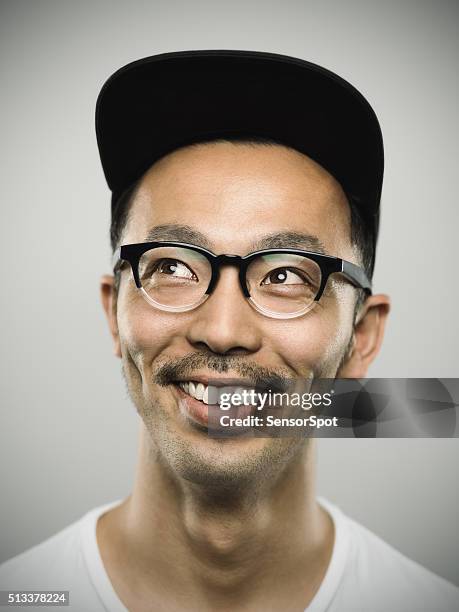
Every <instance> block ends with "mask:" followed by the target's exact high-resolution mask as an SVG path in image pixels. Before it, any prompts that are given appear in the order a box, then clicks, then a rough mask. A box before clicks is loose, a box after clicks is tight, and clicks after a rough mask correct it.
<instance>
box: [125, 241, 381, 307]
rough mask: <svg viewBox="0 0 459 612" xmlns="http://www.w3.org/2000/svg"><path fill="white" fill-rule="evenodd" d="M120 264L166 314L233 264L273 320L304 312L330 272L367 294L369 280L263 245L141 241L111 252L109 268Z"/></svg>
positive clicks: (317, 258) (339, 264)
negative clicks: (215, 249)
mask: <svg viewBox="0 0 459 612" xmlns="http://www.w3.org/2000/svg"><path fill="white" fill-rule="evenodd" d="M123 262H129V264H130V266H131V268H132V274H133V276H134V281H135V284H136V286H137V288H138V289H139V290H140V292H141V294H142V296H143V297H144V298H145V299H146V300H147V302H148V303H149V304H151V305H152V306H154V307H155V308H158V309H159V310H163V311H167V312H187V311H189V310H193V309H194V308H197V307H198V306H200V305H201V304H202V303H203V302H205V300H207V298H208V297H209V296H210V295H211V294H212V292H213V290H214V289H215V286H216V284H217V281H218V278H219V275H220V268H221V266H236V267H237V268H238V269H239V283H240V286H241V290H242V293H243V294H244V296H245V297H246V298H247V299H248V301H249V303H250V304H251V306H252V307H253V308H255V310H257V311H258V312H260V313H261V314H263V315H265V316H267V317H271V318H274V319H293V318H295V317H300V316H301V315H303V314H305V313H306V312H308V310H310V309H311V308H312V307H313V306H314V303H315V302H318V301H319V300H320V298H321V296H322V294H323V292H324V289H325V286H326V284H327V281H328V278H329V276H330V275H331V274H334V273H340V274H342V275H343V276H344V278H345V279H347V280H348V281H349V282H350V283H352V284H353V285H354V286H355V287H358V288H360V289H364V290H365V291H366V292H367V293H369V294H371V283H370V281H369V280H368V278H367V276H366V274H365V272H364V271H363V270H362V268H360V267H359V266H356V265H355V264H353V263H351V262H349V261H345V260H344V259H340V258H339V257H332V256H330V255H322V254H320V253H312V252H309V251H303V250H300V249H265V250H262V251H256V252H254V253H249V254H248V255H244V256H243V257H241V256H239V255H215V253H212V252H211V251H208V250H207V249H204V248H202V247H198V246H195V245H193V244H185V243H182V242H141V243H138V244H125V245H123V246H121V247H119V248H118V249H117V250H116V251H115V253H114V255H113V266H114V271H115V272H117V271H118V270H119V269H120V268H121V266H122V265H123Z"/></svg>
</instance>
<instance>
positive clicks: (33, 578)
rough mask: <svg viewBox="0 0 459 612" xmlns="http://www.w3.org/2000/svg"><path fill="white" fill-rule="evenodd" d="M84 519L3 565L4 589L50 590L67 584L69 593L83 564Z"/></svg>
mask: <svg viewBox="0 0 459 612" xmlns="http://www.w3.org/2000/svg"><path fill="white" fill-rule="evenodd" d="M84 518H85V517H83V518H80V519H79V520H78V521H76V522H74V523H72V524H71V525H69V526H68V527H66V528H65V529H62V530H61V531H59V532H58V533H56V534H54V535H53V536H51V537H50V538H48V539H47V540H45V541H43V542H41V543H40V544H38V545H36V546H34V547H33V548H30V549H29V550H26V551H25V552H23V553H21V554H19V555H17V556H16V557H13V558H12V559H10V560H8V561H6V562H5V563H3V564H2V565H0V590H4V589H15V590H33V589H39V590H47V589H48V588H50V589H58V588H59V587H63V586H64V585H67V586H66V587H65V588H62V590H67V589H68V583H69V578H70V577H71V576H72V575H73V574H74V572H75V570H77V568H78V566H79V565H81V564H82V551H81V545H80V543H81V527H82V524H83V521H84ZM56 583H57V584H56Z"/></svg>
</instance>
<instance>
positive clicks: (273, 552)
mask: <svg viewBox="0 0 459 612" xmlns="http://www.w3.org/2000/svg"><path fill="white" fill-rule="evenodd" d="M310 442H311V441H310ZM313 464H314V449H313V447H312V443H311V444H306V445H305V446H304V449H303V450H302V452H299V453H298V456H297V457H296V458H295V459H294V460H293V461H292V462H290V463H289V464H288V465H287V466H286V467H285V469H284V471H283V473H282V474H281V475H280V476H279V477H278V478H273V479H269V481H270V482H269V483H267V484H266V485H264V486H261V487H260V486H259V487H255V486H251V487H248V486H243V487H240V488H237V487H231V488H229V487H227V488H225V487H213V488H211V489H209V488H208V487H205V486H203V485H197V484H194V483H192V482H189V481H187V480H184V479H182V478H179V477H177V476H176V475H174V474H172V473H171V472H170V470H168V469H167V468H166V467H165V466H164V464H163V463H162V462H161V461H160V460H159V458H158V457H157V456H156V454H155V451H154V449H153V447H152V446H151V444H150V442H149V438H148V434H147V433H146V432H145V431H143V432H142V435H141V443H140V449H139V463H138V468H137V473H136V479H135V486H134V489H133V493H132V495H131V496H130V497H129V498H128V499H127V500H126V501H125V502H124V503H123V505H122V506H121V507H120V509H119V511H118V513H117V522H118V527H119V533H120V540H119V546H120V548H123V550H124V553H125V555H127V557H128V558H130V559H132V560H135V565H136V567H137V568H138V569H137V571H139V569H140V573H141V574H144V575H145V576H149V579H151V580H152V579H153V577H155V580H157V579H158V577H159V576H161V581H162V583H163V584H166V583H167V582H169V583H170V584H173V583H175V584H187V585H189V589H191V590H196V589H197V590H201V591H206V592H207V593H206V596H205V597H204V598H201V599H203V600H206V601H210V600H211V599H212V597H210V594H212V593H218V594H219V596H224V597H227V596H228V594H229V593H231V597H232V598H233V599H234V597H236V598H237V597H238V596H240V597H241V598H243V597H244V593H246V592H250V593H251V594H253V592H254V591H255V592H256V591H257V587H258V590H259V591H260V592H261V591H263V590H264V591H266V592H268V591H269V589H270V587H271V585H272V582H273V579H276V578H278V577H279V571H280V569H279V568H281V572H282V574H284V572H285V573H287V574H288V576H289V580H286V581H285V583H284V584H285V586H286V587H288V585H289V581H291V580H294V579H295V576H298V579H299V580H300V581H301V583H302V584H303V583H305V584H303V588H304V589H305V590H307V587H308V585H309V586H310V590H311V593H312V595H313V594H314V592H315V590H316V587H317V585H318V584H320V580H321V579H322V577H323V574H324V572H325V568H326V565H327V563H328V560H329V557H330V554H331V548H332V539H333V535H332V527H331V524H330V519H329V518H328V516H327V515H326V514H325V512H324V511H323V510H321V509H320V507H319V506H318V504H317V502H316V500H315V493H314V481H313V474H314V465H313ZM308 571H309V572H310V576H309V578H310V581H309V582H308V580H307V574H308ZM312 595H311V596H312ZM195 597H197V598H199V597H198V595H197V594H196V593H195ZM225 601H226V599H225ZM201 609H205V607H204V606H203V607H202V608H201ZM234 609H236V601H235V602H234Z"/></svg>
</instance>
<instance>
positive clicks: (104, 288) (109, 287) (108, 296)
mask: <svg viewBox="0 0 459 612" xmlns="http://www.w3.org/2000/svg"><path fill="white" fill-rule="evenodd" d="M100 296H101V300H102V306H103V307H104V310H105V316H106V317H107V321H108V327H109V329H110V334H111V336H112V338H113V345H114V351H113V352H114V354H115V355H116V356H117V357H121V346H120V338H119V333H118V320H117V317H116V300H117V292H116V289H115V277H114V276H111V275H109V274H104V276H102V278H101V279H100Z"/></svg>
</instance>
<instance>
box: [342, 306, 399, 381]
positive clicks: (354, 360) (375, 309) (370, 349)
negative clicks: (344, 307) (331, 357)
mask: <svg viewBox="0 0 459 612" xmlns="http://www.w3.org/2000/svg"><path fill="white" fill-rule="evenodd" d="M389 310H390V299H389V296H387V295H384V294H378V295H372V296H370V297H368V298H367V299H366V301H365V302H364V304H363V305H362V307H361V310H360V312H359V315H358V317H357V321H356V323H355V326H354V333H353V337H352V341H351V342H352V344H351V349H350V351H349V354H348V358H347V359H346V361H345V363H343V365H342V367H341V368H340V370H339V372H338V377H340V378H365V377H366V375H367V372H368V368H369V367H370V365H371V363H372V362H373V361H374V359H375V358H376V356H377V354H378V353H379V350H380V348H381V345H382V341H383V338H384V329H385V325H386V320H387V315H388V314H389Z"/></svg>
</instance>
